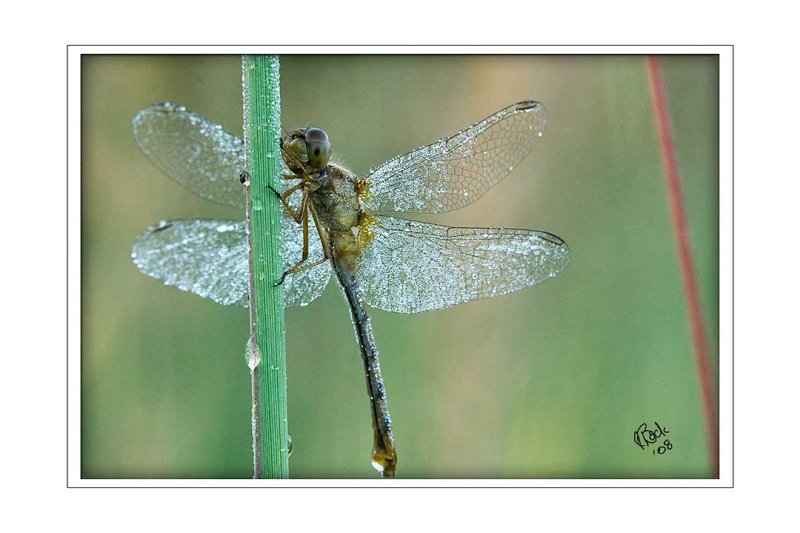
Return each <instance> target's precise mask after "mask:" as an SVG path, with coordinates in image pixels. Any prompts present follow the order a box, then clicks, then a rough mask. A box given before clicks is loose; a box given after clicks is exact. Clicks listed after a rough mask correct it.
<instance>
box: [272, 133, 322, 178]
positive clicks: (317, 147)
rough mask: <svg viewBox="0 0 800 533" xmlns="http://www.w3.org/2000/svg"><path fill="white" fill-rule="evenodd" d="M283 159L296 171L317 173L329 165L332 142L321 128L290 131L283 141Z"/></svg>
mask: <svg viewBox="0 0 800 533" xmlns="http://www.w3.org/2000/svg"><path fill="white" fill-rule="evenodd" d="M281 149H282V154H283V161H284V162H285V163H286V165H287V166H288V167H289V169H290V170H291V171H292V172H294V173H296V174H297V173H301V172H306V173H308V174H315V173H317V172H319V171H321V170H323V169H324V168H325V167H327V166H328V161H329V160H330V157H331V142H330V140H329V139H328V134H327V133H325V131H324V130H321V129H319V128H301V129H299V130H294V131H290V132H289V133H287V134H286V137H284V138H283V139H282V141H281Z"/></svg>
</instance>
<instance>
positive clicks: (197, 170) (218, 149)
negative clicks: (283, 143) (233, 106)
mask: <svg viewBox="0 0 800 533" xmlns="http://www.w3.org/2000/svg"><path fill="white" fill-rule="evenodd" d="M133 137H134V138H135V139H136V142H137V143H138V144H139V147H140V148H141V149H142V151H143V152H144V153H145V154H147V157H149V158H150V160H151V161H152V162H153V163H155V165H156V166H157V167H158V168H160V169H161V170H163V171H164V172H165V173H166V174H167V175H169V176H170V177H171V178H172V179H174V180H175V181H177V182H178V183H179V184H181V185H183V186H184V187H186V188H187V189H189V190H190V191H192V192H194V193H195V194H197V195H199V196H201V197H202V198H205V199H207V200H211V201H212V202H216V203H219V204H223V205H229V206H233V207H239V208H241V207H243V206H244V190H243V187H242V184H241V183H240V182H239V174H241V173H242V172H243V171H244V170H245V155H244V144H243V142H242V140H241V139H240V138H238V137H236V136H234V135H231V134H230V133H227V132H226V131H224V130H223V129H222V126H220V125H219V124H215V123H214V122H211V121H210V120H208V119H207V118H205V117H203V116H201V115H198V114H197V113H193V112H191V111H188V110H187V109H186V108H185V107H182V106H176V105H173V104H170V103H163V104H156V105H153V106H150V107H146V108H145V109H142V110H141V111H139V113H137V114H136V116H135V117H134V118H133Z"/></svg>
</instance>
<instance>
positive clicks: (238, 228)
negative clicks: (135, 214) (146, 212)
mask: <svg viewBox="0 0 800 533" xmlns="http://www.w3.org/2000/svg"><path fill="white" fill-rule="evenodd" d="M131 257H132V258H133V263H134V264H135V265H136V266H137V267H138V268H139V270H141V271H142V272H143V273H145V274H147V275H148V276H151V277H153V278H156V279H158V280H161V281H163V282H164V283H165V284H167V285H170V286H173V287H177V288H179V289H181V290H183V291H188V292H193V293H194V294H197V295H199V296H202V297H203V298H209V299H211V300H214V301H215V302H217V303H219V304H222V305H241V306H243V307H247V306H248V305H249V301H248V296H247V294H248V276H249V268H248V259H247V257H248V254H247V236H246V234H245V226H244V224H243V223H242V222H232V221H228V220H198V219H196V220H163V221H161V222H159V223H158V224H156V225H155V226H153V227H151V228H149V229H148V230H147V231H146V232H145V233H143V234H142V235H140V236H139V238H138V239H136V242H134V244H133V250H132V252H131Z"/></svg>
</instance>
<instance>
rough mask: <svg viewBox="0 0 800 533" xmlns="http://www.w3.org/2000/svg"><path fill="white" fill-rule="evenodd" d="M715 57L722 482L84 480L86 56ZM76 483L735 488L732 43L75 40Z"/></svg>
mask: <svg viewBox="0 0 800 533" xmlns="http://www.w3.org/2000/svg"><path fill="white" fill-rule="evenodd" d="M167 53H168V54H245V53H247V54H266V53H270V54H276V53H277V54H399V53H403V54H429V53H436V54H457V55H469V54H509V55H513V54H539V55H553V54H564V55H577V54H610V55H615V54H665V55H668V54H676V53H679V54H711V55H719V120H720V123H719V187H720V190H719V217H720V218H719V228H720V235H719V269H720V270H719V289H720V290H719V298H720V301H719V313H720V316H719V328H720V329H719V434H720V457H719V459H720V478H719V479H394V480H383V479H374V480H370V479H288V480H246V479H222V480H216V479H88V480H87V479H81V477H80V472H81V453H80V450H81V439H80V420H81V411H80V405H81V402H80V400H81V397H80V393H81V383H80V364H81V337H80V335H81V332H80V316H81V283H80V281H81V277H80V266H81V248H80V242H81V241H80V235H81V195H80V190H81V122H80V120H81V55H82V54H120V55H127V54H153V55H156V54H167ZM67 224H68V228H67V229H68V231H67V239H68V243H67V244H68V246H67V283H68V287H67V312H68V324H67V326H68V327H67V340H68V341H67V486H68V487H209V488H210V487H282V488H300V487H328V488H331V487H338V488H356V487H375V488H393V487H394V488H401V487H402V488H410V487H418V488H436V487H458V488H462V487H463V488H470V487H472V488H475V487H509V488H524V487H530V488H533V487H553V488H566V487H687V488H701V487H711V488H715V487H716V488H724V487H733V46H732V45H718V46H269V47H265V46H82V45H79V46H68V47H67Z"/></svg>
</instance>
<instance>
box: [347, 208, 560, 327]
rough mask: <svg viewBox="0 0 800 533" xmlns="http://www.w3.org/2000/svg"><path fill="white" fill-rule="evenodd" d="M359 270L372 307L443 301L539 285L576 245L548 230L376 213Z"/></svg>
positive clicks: (429, 305) (416, 308) (412, 309)
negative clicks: (440, 222)
mask: <svg viewBox="0 0 800 533" xmlns="http://www.w3.org/2000/svg"><path fill="white" fill-rule="evenodd" d="M367 231H370V232H371V233H372V239H371V241H370V242H369V244H367V245H366V246H365V247H364V249H363V251H362V252H361V257H360V259H359V264H358V276H359V279H360V282H361V286H362V288H363V291H364V299H365V300H366V302H367V303H368V304H369V305H371V306H372V307H377V308H378V309H383V310H386V311H395V312H398V313H418V312H422V311H430V310H433V309H442V308H445V307H450V306H453V305H457V304H459V303H462V302H466V301H469V300H477V299H480V298H490V297H492V296H499V295H501V294H507V293H509V292H513V291H517V290H520V289H522V288H524V287H528V286H531V285H536V284H537V283H540V282H542V281H544V280H546V279H549V278H552V277H554V276H556V275H558V274H559V273H560V272H561V271H563V270H564V268H566V266H567V264H568V263H569V256H570V255H569V248H568V247H567V245H566V243H565V242H564V241H563V240H561V239H560V238H558V237H556V236H555V235H552V234H550V233H546V232H543V231H533V230H521V229H502V228H451V227H448V226H440V225H437V224H428V223H424V222H415V221H411V220H404V219H400V218H392V217H375V223H374V224H373V225H372V226H370V227H368V229H367Z"/></svg>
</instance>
